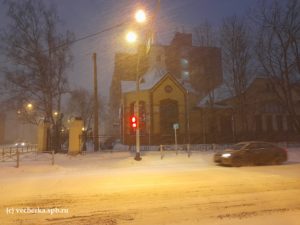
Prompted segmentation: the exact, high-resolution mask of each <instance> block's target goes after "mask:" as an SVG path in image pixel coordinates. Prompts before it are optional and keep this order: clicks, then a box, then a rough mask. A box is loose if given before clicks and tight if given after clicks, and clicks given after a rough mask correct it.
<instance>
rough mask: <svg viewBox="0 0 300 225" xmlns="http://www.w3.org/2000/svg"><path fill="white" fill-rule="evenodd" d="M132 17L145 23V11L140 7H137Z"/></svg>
mask: <svg viewBox="0 0 300 225" xmlns="http://www.w3.org/2000/svg"><path fill="white" fill-rule="evenodd" d="M134 18H135V20H136V21H137V22H138V23H145V22H146V20H147V17H146V13H145V11H144V10H142V9H139V10H138V11H136V13H135V15H134Z"/></svg>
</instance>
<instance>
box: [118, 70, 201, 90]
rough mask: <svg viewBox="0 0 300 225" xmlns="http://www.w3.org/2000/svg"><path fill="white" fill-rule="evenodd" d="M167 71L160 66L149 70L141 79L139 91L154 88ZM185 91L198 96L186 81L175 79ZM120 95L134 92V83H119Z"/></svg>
mask: <svg viewBox="0 0 300 225" xmlns="http://www.w3.org/2000/svg"><path fill="white" fill-rule="evenodd" d="M167 73H168V71H167V70H166V69H165V68H163V67H160V66H154V67H152V68H150V69H149V70H148V71H147V72H146V73H145V74H144V76H143V77H142V82H141V83H140V90H149V89H151V88H153V87H154V85H155V84H157V83H158V82H159V81H160V80H161V79H162V78H163V77H164V76H165V75H166V74H167ZM175 79H176V80H177V81H178V82H179V83H180V84H181V85H182V86H183V88H184V89H185V90H187V91H188V92H190V93H195V94H198V92H197V91H196V90H195V89H194V88H193V87H192V85H191V83H190V82H189V81H188V80H186V79H177V78H175ZM121 90H122V93H128V92H132V91H135V90H136V81H121Z"/></svg>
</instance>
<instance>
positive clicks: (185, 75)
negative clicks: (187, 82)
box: [181, 71, 190, 78]
mask: <svg viewBox="0 0 300 225" xmlns="http://www.w3.org/2000/svg"><path fill="white" fill-rule="evenodd" d="M181 75H182V78H189V76H190V72H189V71H182V72H181Z"/></svg>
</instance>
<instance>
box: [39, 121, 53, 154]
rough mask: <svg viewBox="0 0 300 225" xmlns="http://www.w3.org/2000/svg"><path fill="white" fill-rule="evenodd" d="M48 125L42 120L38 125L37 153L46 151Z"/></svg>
mask: <svg viewBox="0 0 300 225" xmlns="http://www.w3.org/2000/svg"><path fill="white" fill-rule="evenodd" d="M49 129H50V123H49V122H48V121H47V120H43V121H42V122H40V123H39V125H38V132H37V136H38V137H37V150H38V152H45V151H47V146H48V143H47V142H48V135H49Z"/></svg>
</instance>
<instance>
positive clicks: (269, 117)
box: [266, 115, 273, 131]
mask: <svg viewBox="0 0 300 225" xmlns="http://www.w3.org/2000/svg"><path fill="white" fill-rule="evenodd" d="M266 124H267V131H273V121H272V115H267V116H266Z"/></svg>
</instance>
